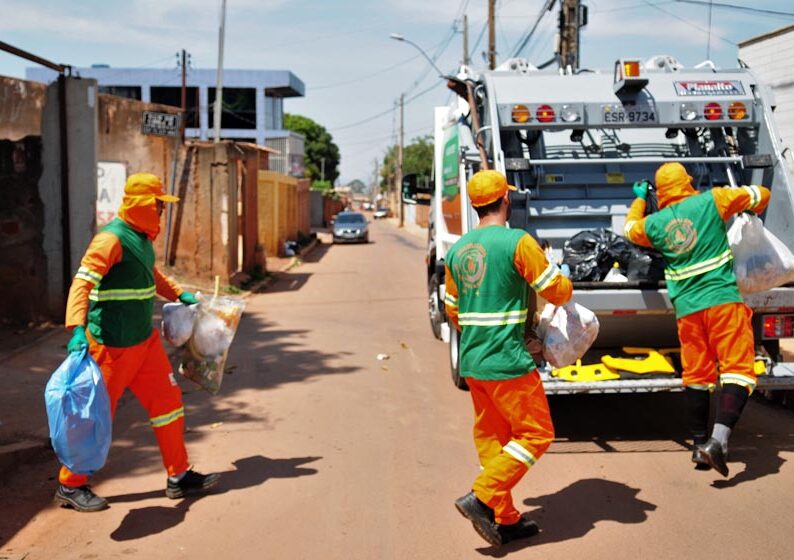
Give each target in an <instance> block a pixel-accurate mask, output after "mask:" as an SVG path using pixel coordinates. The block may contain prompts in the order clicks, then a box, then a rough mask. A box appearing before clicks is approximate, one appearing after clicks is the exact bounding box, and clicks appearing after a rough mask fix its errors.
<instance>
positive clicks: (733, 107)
mask: <svg viewBox="0 0 794 560" xmlns="http://www.w3.org/2000/svg"><path fill="white" fill-rule="evenodd" d="M728 116H729V117H730V118H731V120H733V121H740V120H742V119H746V118H747V107H745V105H744V103H742V102H741V101H734V102H733V103H731V104H730V105H729V106H728Z"/></svg>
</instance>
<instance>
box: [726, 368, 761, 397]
mask: <svg viewBox="0 0 794 560" xmlns="http://www.w3.org/2000/svg"><path fill="white" fill-rule="evenodd" d="M720 383H721V384H722V385H731V384H733V385H741V386H742V387H746V388H747V389H748V390H749V391H750V393H752V392H753V390H754V389H755V379H753V378H752V377H750V376H749V375H743V374H741V373H723V374H720Z"/></svg>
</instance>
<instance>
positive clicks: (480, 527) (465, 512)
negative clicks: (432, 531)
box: [455, 492, 502, 546]
mask: <svg viewBox="0 0 794 560" xmlns="http://www.w3.org/2000/svg"><path fill="white" fill-rule="evenodd" d="M455 507H456V508H458V511H459V512H460V514H461V515H462V516H463V517H465V518H466V519H468V520H469V521H471V524H472V525H473V526H474V530H475V531H477V534H478V535H480V536H481V537H482V538H483V539H485V541H486V542H488V543H489V544H492V545H494V546H500V545H501V544H502V535H501V534H500V533H499V531H498V529H497V528H496V523H494V513H493V510H492V509H491V508H489V507H488V506H487V505H485V504H484V503H482V502H481V501H480V500H479V499H478V498H477V496H475V495H474V492H469V493H468V494H466V495H465V496H461V497H460V498H458V499H457V500H455Z"/></svg>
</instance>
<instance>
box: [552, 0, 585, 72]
mask: <svg viewBox="0 0 794 560" xmlns="http://www.w3.org/2000/svg"><path fill="white" fill-rule="evenodd" d="M559 21H560V23H559V30H560V31H559V32H560V50H559V53H558V54H559V57H560V68H566V67H568V66H570V67H571V69H572V70H574V71H575V70H578V69H579V47H580V41H579V30H580V29H581V28H582V27H584V26H585V25H587V6H584V5H582V3H581V2H580V1H579V0H562V3H561V6H560V20H559Z"/></svg>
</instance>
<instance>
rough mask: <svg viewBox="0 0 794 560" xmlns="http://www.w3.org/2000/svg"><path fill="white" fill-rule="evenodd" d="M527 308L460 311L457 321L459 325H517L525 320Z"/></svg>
mask: <svg viewBox="0 0 794 560" xmlns="http://www.w3.org/2000/svg"><path fill="white" fill-rule="evenodd" d="M528 313H529V312H528V310H527V309H521V310H519V311H501V312H499V313H461V314H460V315H459V316H458V322H459V323H460V325H461V326H467V325H468V326H479V327H491V326H499V325H517V324H519V323H526V322H527V314H528Z"/></svg>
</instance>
